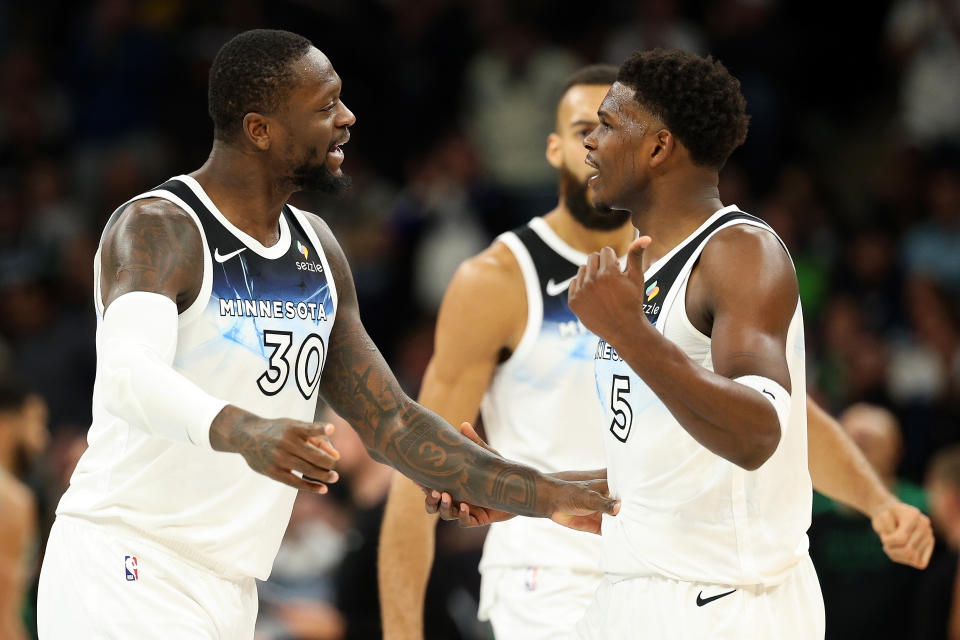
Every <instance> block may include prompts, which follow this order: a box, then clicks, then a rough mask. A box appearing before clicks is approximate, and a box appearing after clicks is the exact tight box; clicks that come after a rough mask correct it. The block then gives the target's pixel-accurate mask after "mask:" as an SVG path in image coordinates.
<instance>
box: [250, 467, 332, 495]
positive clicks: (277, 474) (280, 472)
mask: <svg viewBox="0 0 960 640" xmlns="http://www.w3.org/2000/svg"><path fill="white" fill-rule="evenodd" d="M265 475H266V476H267V477H269V478H272V479H274V480H276V481H277V482H282V483H283V484H286V485H290V486H291V487H293V488H294V489H298V490H300V491H306V492H308V493H320V494H324V493H326V492H327V491H328V489H327V485H325V484H321V483H317V482H310V481H309V480H304V479H303V478H302V477H300V476H298V475H295V472H294V471H292V470H290V469H284V468H282V467H280V466H278V465H273V466H271V467H269V468H268V469H267V472H266V474H265Z"/></svg>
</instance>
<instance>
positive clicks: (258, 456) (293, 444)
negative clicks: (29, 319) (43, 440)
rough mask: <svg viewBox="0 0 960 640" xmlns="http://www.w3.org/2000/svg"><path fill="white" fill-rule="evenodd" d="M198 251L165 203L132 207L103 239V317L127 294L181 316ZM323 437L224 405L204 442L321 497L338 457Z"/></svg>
mask: <svg viewBox="0 0 960 640" xmlns="http://www.w3.org/2000/svg"><path fill="white" fill-rule="evenodd" d="M203 250H204V249H203V240H202V239H201V237H200V231H199V230H198V229H197V226H196V224H195V223H194V222H193V220H192V219H191V218H190V216H189V215H188V214H187V213H186V212H185V211H183V210H182V209H180V208H179V207H177V206H176V205H174V204H173V203H171V202H169V201H167V200H162V199H158V198H149V199H144V200H138V201H136V202H134V203H132V204H131V205H130V206H128V207H127V208H126V210H125V211H124V212H123V213H122V214H121V215H120V217H119V218H118V219H117V221H116V223H115V224H114V225H113V226H112V227H111V228H110V230H109V231H108V232H107V235H106V237H105V238H104V241H103V249H102V253H101V274H100V287H101V292H102V296H103V304H104V310H105V312H106V310H108V309H109V307H110V305H111V304H112V303H113V301H114V300H116V299H117V298H119V297H120V296H122V295H124V294H125V293H130V292H133V291H144V292H148V293H156V294H159V295H162V296H165V297H167V298H169V299H170V300H172V301H173V302H174V303H175V304H176V305H177V310H178V312H183V311H184V310H185V309H187V308H188V307H189V306H190V305H191V304H192V303H193V301H194V300H196V298H197V295H198V294H199V292H200V286H201V284H202V282H203ZM175 401H176V399H171V402H175ZM329 432H330V426H329V425H326V424H311V423H307V422H300V421H297V420H286V419H276V420H267V419H264V418H261V417H259V416H256V415H254V414H252V413H250V412H249V411H244V410H243V409H240V408H239V407H235V406H233V405H227V406H226V407H224V408H223V410H221V411H220V413H219V414H217V416H216V418H214V420H213V423H212V424H211V425H210V444H211V445H212V446H213V448H214V449H215V450H217V451H227V452H233V453H239V454H240V455H242V456H243V457H244V459H245V460H246V461H247V464H248V465H250V467H251V468H252V469H253V470H254V471H257V472H258V473H262V474H264V475H266V476H268V477H270V478H273V479H274V480H277V481H278V482H283V483H285V484H288V485H290V486H292V487H295V488H297V489H303V490H306V491H312V492H316V493H325V492H326V490H327V488H326V486H324V485H323V484H322V483H323V482H334V481H336V479H337V474H336V472H335V471H331V469H332V468H333V466H334V464H335V463H336V459H337V458H338V457H339V454H338V453H337V451H336V449H334V448H333V445H331V444H330V442H329V440H328V439H327V434H328V433H329ZM294 471H296V472H298V473H300V474H303V475H304V476H306V477H308V478H313V479H316V480H317V482H311V481H309V480H304V479H302V478H299V477H297V476H296V475H294V473H293V472H294Z"/></svg>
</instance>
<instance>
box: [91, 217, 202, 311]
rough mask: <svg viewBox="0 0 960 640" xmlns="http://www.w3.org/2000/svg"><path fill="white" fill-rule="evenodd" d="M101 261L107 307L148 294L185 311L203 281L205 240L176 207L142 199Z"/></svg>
mask: <svg viewBox="0 0 960 640" xmlns="http://www.w3.org/2000/svg"><path fill="white" fill-rule="evenodd" d="M100 261H101V262H100V267H101V270H100V287H101V293H102V296H103V300H102V301H103V305H104V309H106V308H107V307H108V306H109V305H110V303H111V302H113V301H114V300H116V299H117V298H119V297H120V296H122V295H124V294H125V293H130V292H132V291H145V292H148V293H157V294H160V295H163V296H166V297H168V298H170V299H171V300H173V302H174V303H176V304H177V307H178V309H179V310H181V311H182V310H184V309H185V308H186V307H188V306H189V305H190V304H191V303H192V302H193V300H195V299H196V297H197V295H198V294H199V291H200V286H201V284H202V281H203V240H202V239H201V237H200V230H199V229H198V228H197V225H196V223H194V221H193V220H192V219H191V218H190V217H189V215H188V214H187V213H186V212H184V211H183V210H182V209H180V208H179V207H177V206H176V205H174V204H172V203H170V202H167V201H165V200H159V199H149V200H143V201H138V202H134V203H133V204H131V205H130V206H129V207H128V209H127V211H124V212H123V214H121V216H120V218H119V219H118V220H117V222H116V224H115V225H114V226H113V227H112V228H111V229H110V230H109V231H108V232H107V234H106V237H105V238H104V241H103V247H102V250H101V256H100Z"/></svg>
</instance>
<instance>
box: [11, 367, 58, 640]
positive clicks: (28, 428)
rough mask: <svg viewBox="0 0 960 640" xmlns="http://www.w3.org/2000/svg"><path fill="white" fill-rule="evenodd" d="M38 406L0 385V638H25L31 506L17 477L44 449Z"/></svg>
mask: <svg viewBox="0 0 960 640" xmlns="http://www.w3.org/2000/svg"><path fill="white" fill-rule="evenodd" d="M46 417H47V408H46V404H45V403H44V401H43V400H42V399H41V398H40V397H38V396H36V395H32V394H28V393H26V392H25V391H24V390H23V389H20V388H19V387H18V386H17V385H15V384H13V383H11V382H9V381H6V380H0V514H2V515H0V638H10V639H11V640H19V639H20V638H27V637H28V636H27V631H26V629H25V628H24V621H23V607H24V605H25V601H26V594H27V591H28V587H29V585H30V583H31V582H32V579H33V577H34V575H35V573H34V572H35V571H36V559H37V556H36V548H37V542H38V539H37V505H36V500H35V499H34V497H33V494H32V493H31V491H30V488H29V487H28V486H27V485H25V484H24V483H23V482H22V481H21V479H20V478H18V477H17V476H18V474H21V473H22V469H19V468H18V467H19V466H21V465H22V464H23V463H24V462H26V463H29V462H30V461H31V460H32V459H35V458H36V457H37V456H39V455H40V453H42V452H43V450H44V448H46V444H47V441H48V439H49V436H50V434H49V432H48V431H47V426H46Z"/></svg>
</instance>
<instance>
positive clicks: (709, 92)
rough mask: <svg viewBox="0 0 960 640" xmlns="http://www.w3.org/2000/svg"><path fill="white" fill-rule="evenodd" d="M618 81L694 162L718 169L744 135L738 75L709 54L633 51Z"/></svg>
mask: <svg viewBox="0 0 960 640" xmlns="http://www.w3.org/2000/svg"><path fill="white" fill-rule="evenodd" d="M617 81H618V82H621V83H623V84H625V85H628V86H630V87H631V88H632V89H634V90H635V91H636V98H637V102H639V103H640V106H641V107H643V108H645V109H647V110H648V111H650V112H652V113H653V114H654V115H656V116H657V117H658V118H660V119H661V120H663V122H664V124H665V125H667V127H668V128H669V129H670V131H671V132H672V133H673V135H675V136H676V137H677V139H678V140H679V141H680V142H681V143H682V144H683V146H684V147H686V148H687V149H688V150H689V151H690V157H691V158H692V159H693V162H694V164H697V165H701V166H709V167H716V168H718V169H719V168H720V167H722V166H723V165H724V163H725V162H726V161H727V158H729V157H730V154H731V153H733V150H734V149H736V148H737V147H739V146H740V145H741V144H743V141H744V140H745V139H746V137H747V126H748V125H749V123H750V116H748V115H747V113H746V107H747V101H746V100H744V98H743V94H742V93H740V81H739V80H737V79H736V78H734V77H733V76H732V75H730V72H729V71H727V68H726V67H724V66H723V64H721V63H720V61H719V60H716V59H714V58H713V57H712V56H707V57H706V58H703V57H701V56H698V55H696V54H693V53H688V52H686V51H680V50H677V49H673V50H664V49H654V50H652V51H638V52H636V53H634V54H633V55H631V56H630V57H629V58H627V59H626V60H625V61H624V63H623V64H622V65H620V70H619V72H618V73H617Z"/></svg>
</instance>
